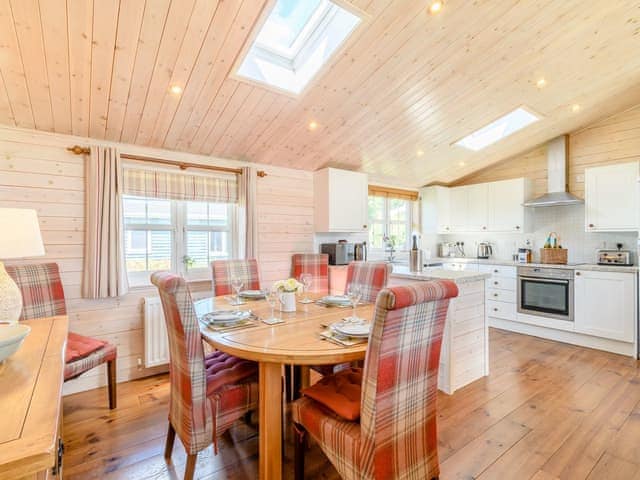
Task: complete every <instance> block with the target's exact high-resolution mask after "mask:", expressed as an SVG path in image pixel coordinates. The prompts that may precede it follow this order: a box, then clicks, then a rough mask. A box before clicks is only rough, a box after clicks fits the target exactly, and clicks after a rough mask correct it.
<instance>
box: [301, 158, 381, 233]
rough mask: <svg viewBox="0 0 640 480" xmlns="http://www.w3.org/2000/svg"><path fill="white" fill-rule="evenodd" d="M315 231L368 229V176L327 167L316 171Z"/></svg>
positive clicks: (314, 184)
mask: <svg viewBox="0 0 640 480" xmlns="http://www.w3.org/2000/svg"><path fill="white" fill-rule="evenodd" d="M313 186H314V206H315V208H314V216H315V231H316V232H363V231H366V229H367V222H368V218H367V202H368V200H367V198H368V194H369V185H368V178H367V175H366V174H364V173H360V172H351V171H348V170H339V169H336V168H324V169H322V170H318V171H317V172H315V173H314V177H313Z"/></svg>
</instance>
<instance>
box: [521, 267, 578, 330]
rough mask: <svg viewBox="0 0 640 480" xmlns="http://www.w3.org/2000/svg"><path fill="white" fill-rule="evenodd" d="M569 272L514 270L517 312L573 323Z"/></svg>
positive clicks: (561, 269) (542, 269) (571, 271)
mask: <svg viewBox="0 0 640 480" xmlns="http://www.w3.org/2000/svg"><path fill="white" fill-rule="evenodd" d="M573 276H574V270H573V269H566V268H547V267H518V312H520V313H526V314H528V315H537V316H540V317H545V318H552V319H558V320H565V321H569V322H573Z"/></svg>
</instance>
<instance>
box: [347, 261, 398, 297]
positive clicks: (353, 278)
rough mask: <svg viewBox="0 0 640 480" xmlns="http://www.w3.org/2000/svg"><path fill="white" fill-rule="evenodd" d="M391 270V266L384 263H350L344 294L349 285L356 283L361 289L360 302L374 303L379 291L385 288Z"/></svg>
mask: <svg viewBox="0 0 640 480" xmlns="http://www.w3.org/2000/svg"><path fill="white" fill-rule="evenodd" d="M392 269H393V266H392V265H391V264H390V263H385V262H378V263H376V262H351V263H350V264H349V266H348V267H347V282H346V283H345V287H344V288H345V291H344V293H347V290H348V289H349V285H350V284H352V283H356V284H358V285H360V287H361V288H362V301H363V302H375V301H376V297H377V296H378V293H379V292H380V290H382V289H383V288H385V287H386V286H387V282H388V281H389V275H391V271H392Z"/></svg>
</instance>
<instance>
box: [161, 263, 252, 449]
mask: <svg viewBox="0 0 640 480" xmlns="http://www.w3.org/2000/svg"><path fill="white" fill-rule="evenodd" d="M151 282H152V283H153V284H154V285H155V286H156V287H158V292H159V294H160V300H161V302H162V308H163V310H164V317H165V323H166V325H167V336H168V337H169V355H170V363H169V377H170V382H171V398H170V402H169V422H170V424H171V425H172V426H173V428H174V429H175V432H176V433H177V434H178V436H179V437H180V440H181V441H182V443H183V445H184V448H185V450H186V452H187V453H188V454H189V455H192V454H196V453H197V452H198V451H200V450H202V449H203V448H206V447H207V446H209V445H210V444H211V443H212V442H213V443H214V445H216V438H217V436H218V435H219V434H220V433H222V432H223V431H224V430H226V429H228V428H229V426H231V424H232V423H233V422H235V421H236V420H237V419H239V418H241V417H242V416H243V415H244V414H245V413H247V412H248V411H250V410H252V409H255V408H256V405H257V384H256V383H255V381H253V382H251V380H253V379H255V376H256V374H257V367H256V365H255V364H254V363H253V362H249V361H246V360H242V359H239V358H236V357H233V356H231V355H227V354H225V353H222V352H218V351H216V352H213V353H211V354H209V355H207V356H206V357H205V354H204V348H203V346H202V337H201V335H200V327H199V324H198V319H197V317H196V313H195V310H194V308H193V302H192V300H191V294H190V292H189V288H188V287H187V285H186V282H185V280H184V279H183V278H182V277H179V276H177V275H174V274H171V273H168V272H156V273H154V274H153V275H152V276H151ZM243 380H247V381H245V382H244V383H243V382H241V381H243Z"/></svg>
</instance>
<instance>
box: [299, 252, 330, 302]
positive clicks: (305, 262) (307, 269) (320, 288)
mask: <svg viewBox="0 0 640 480" xmlns="http://www.w3.org/2000/svg"><path fill="white" fill-rule="evenodd" d="M303 273H308V274H310V275H311V277H312V279H313V280H312V284H311V291H312V292H317V293H321V294H327V293H329V255H328V254H326V253H296V254H294V255H293V256H292V257H291V276H292V277H293V278H296V279H299V278H300V275H302V274H303Z"/></svg>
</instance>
